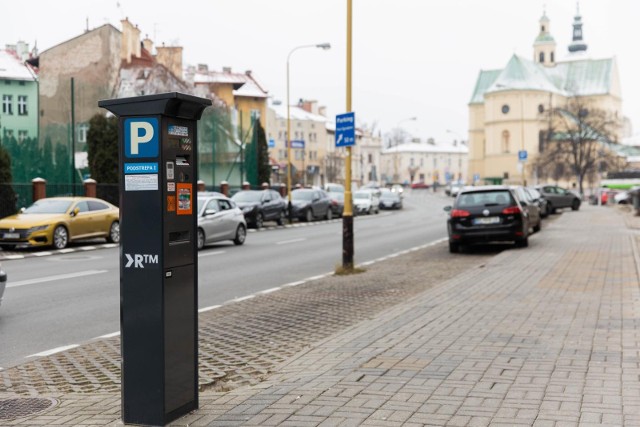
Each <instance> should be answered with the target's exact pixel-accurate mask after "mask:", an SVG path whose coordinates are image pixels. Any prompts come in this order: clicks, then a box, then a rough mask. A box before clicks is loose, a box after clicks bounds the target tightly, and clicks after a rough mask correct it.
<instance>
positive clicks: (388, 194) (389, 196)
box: [380, 191, 399, 200]
mask: <svg viewBox="0 0 640 427" xmlns="http://www.w3.org/2000/svg"><path fill="white" fill-rule="evenodd" d="M398 197H399V196H398V195H397V194H396V193H391V192H389V191H383V192H382V194H381V195H380V198H381V199H391V200H396V199H397V198H398Z"/></svg>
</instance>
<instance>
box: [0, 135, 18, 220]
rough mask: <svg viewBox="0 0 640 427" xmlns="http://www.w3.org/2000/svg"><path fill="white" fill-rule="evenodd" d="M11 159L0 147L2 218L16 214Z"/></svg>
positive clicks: (0, 205)
mask: <svg viewBox="0 0 640 427" xmlns="http://www.w3.org/2000/svg"><path fill="white" fill-rule="evenodd" d="M12 183H13V179H12V178H11V158H10V157H9V153H8V152H7V150H5V149H4V148H2V147H0V218H4V217H5V216H8V215H13V214H14V213H16V193H15V192H14V191H13V187H12Z"/></svg>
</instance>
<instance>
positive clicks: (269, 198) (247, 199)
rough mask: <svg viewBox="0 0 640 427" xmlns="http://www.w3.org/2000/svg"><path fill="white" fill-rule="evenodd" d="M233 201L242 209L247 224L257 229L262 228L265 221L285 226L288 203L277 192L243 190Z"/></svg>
mask: <svg viewBox="0 0 640 427" xmlns="http://www.w3.org/2000/svg"><path fill="white" fill-rule="evenodd" d="M231 200H233V201H234V202H236V204H237V205H238V207H239V208H240V209H242V213H243V214H244V218H245V220H246V221H247V224H249V225H251V226H252V227H255V228H261V227H262V226H263V223H264V221H276V222H277V223H278V225H284V221H285V219H286V218H287V202H286V201H285V200H284V199H283V198H282V197H281V196H280V194H279V193H278V192H277V191H275V190H242V191H238V192H237V193H236V194H234V195H233V197H231Z"/></svg>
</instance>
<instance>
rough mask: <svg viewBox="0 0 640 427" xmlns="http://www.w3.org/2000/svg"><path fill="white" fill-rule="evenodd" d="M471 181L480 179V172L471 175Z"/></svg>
mask: <svg viewBox="0 0 640 427" xmlns="http://www.w3.org/2000/svg"><path fill="white" fill-rule="evenodd" d="M473 181H474V182H478V181H480V174H479V173H476V174H474V175H473Z"/></svg>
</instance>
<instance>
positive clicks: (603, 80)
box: [469, 55, 614, 104]
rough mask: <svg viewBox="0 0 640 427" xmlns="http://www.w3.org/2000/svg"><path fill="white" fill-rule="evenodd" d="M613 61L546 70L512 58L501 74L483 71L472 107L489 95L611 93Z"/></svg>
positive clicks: (567, 64) (574, 62) (590, 61)
mask: <svg viewBox="0 0 640 427" xmlns="http://www.w3.org/2000/svg"><path fill="white" fill-rule="evenodd" d="M613 69H614V59H613V58H606V59H573V60H570V61H563V62H557V63H556V65H555V66H554V67H545V66H542V65H540V64H538V63H536V62H533V61H530V60H528V59H525V58H522V57H520V56H517V55H513V56H512V57H511V59H510V60H509V62H508V63H507V66H506V67H505V68H504V69H502V70H491V71H480V75H479V76H478V80H477V82H476V86H475V89H474V92H473V95H472V96H471V101H470V102H469V103H470V104H482V103H484V96H485V94H487V93H493V92H499V91H507V90H538V91H544V92H551V93H559V94H564V95H567V94H572V95H578V96H585V95H603V94H608V93H611V90H612V85H613V77H614V76H613Z"/></svg>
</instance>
